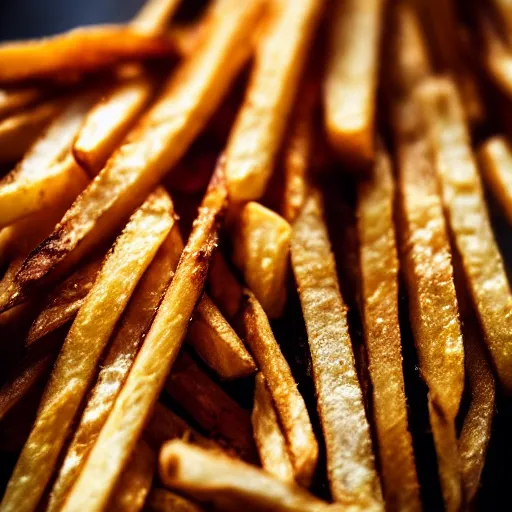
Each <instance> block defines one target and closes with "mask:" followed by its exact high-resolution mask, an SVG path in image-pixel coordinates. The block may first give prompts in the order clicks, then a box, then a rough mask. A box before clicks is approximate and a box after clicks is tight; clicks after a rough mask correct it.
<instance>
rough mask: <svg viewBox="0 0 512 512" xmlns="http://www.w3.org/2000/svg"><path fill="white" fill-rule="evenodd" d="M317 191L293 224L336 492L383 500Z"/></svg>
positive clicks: (296, 266)
mask: <svg viewBox="0 0 512 512" xmlns="http://www.w3.org/2000/svg"><path fill="white" fill-rule="evenodd" d="M323 215H324V209H323V201H322V198H321V196H320V194H319V193H318V192H317V191H313V192H312V193H311V194H310V195H309V197H308V199H307V201H306V203H305V205H304V208H303V209H302V212H301V214H300V215H299V217H298V218H297V220H296V221H295V224H294V226H293V235H292V240H291V255H292V267H293V271H294V274H295V280H296V282H297V287H298V290H299V297H300V301H301V305H302V313H303V315H304V320H305V323H306V329H307V333H308V341H309V348H310V352H311V359H312V363H313V378H314V381H315V387H316V392H317V395H318V412H319V415H320V421H321V423H322V430H323V433H324V438H325V444H326V449H327V472H328V478H329V484H330V489H331V493H332V496H333V498H334V499H335V500H337V501H340V500H343V497H344V496H345V493H346V492H353V493H355V494H357V495H361V496H366V497H371V498H373V499H375V500H377V501H380V500H381V489H380V482H379V477H378V475H377V472H376V470H375V466H374V458H373V452H372V440H371V437H370V428H369V425H368V421H367V419H366V414H365V409H364V404H363V396H362V392H361V387H360V385H359V381H358V378H357V372H356V367H355V362H354V354H353V352H352V345H351V341H350V335H349V332H348V325H347V307H346V305H345V304H344V302H343V298H342V297H341V293H340V291H339V285H338V280H337V275H336V266H335V263H334V256H333V254H332V252H331V246H330V242H329V237H328V233H327V227H326V225H325V222H324V219H323Z"/></svg>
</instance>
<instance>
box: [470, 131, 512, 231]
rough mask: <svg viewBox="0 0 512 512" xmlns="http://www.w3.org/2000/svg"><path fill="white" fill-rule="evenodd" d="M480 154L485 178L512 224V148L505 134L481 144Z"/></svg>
mask: <svg viewBox="0 0 512 512" xmlns="http://www.w3.org/2000/svg"><path fill="white" fill-rule="evenodd" d="M478 156H479V161H480V169H481V170H482V174H483V178H484V180H485V181H486V183H487V185H488V186H489V188H490V190H491V192H492V193H493V195H494V196H495V197H496V199H497V200H498V202H499V203H500V206H501V208H502V209H503V211H504V212H505V214H506V216H507V219H508V221H509V222H510V223H511V224H512V149H511V148H510V145H509V143H508V141H507V140H506V139H505V138H504V137H503V136H495V137H491V138H490V139H488V140H487V141H486V142H484V143H483V144H482V145H481V146H480V149H479V151H478Z"/></svg>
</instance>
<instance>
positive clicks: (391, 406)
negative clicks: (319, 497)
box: [357, 144, 421, 511]
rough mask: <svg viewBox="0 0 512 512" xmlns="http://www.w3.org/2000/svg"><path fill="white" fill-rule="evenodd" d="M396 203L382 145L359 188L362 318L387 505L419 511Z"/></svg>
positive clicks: (390, 174) (386, 157)
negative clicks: (369, 175) (402, 331)
mask: <svg viewBox="0 0 512 512" xmlns="http://www.w3.org/2000/svg"><path fill="white" fill-rule="evenodd" d="M394 198H395V186H394V182H393V175H392V170H391V162H390V160H389V156H388V155H387V154H386V152H385V150H384V148H383V147H382V145H381V144H379V145H378V147H377V149H376V159H375V165H374V167H373V175H372V178H371V179H369V180H367V181H363V182H361V183H360V185H359V187H358V206H357V219H358V221H357V227H358V233H359V256H360V258H359V259H360V267H361V287H360V288H361V316H362V319H363V328H364V336H365V344H366V351H367V354H368V367H369V372H370V379H371V382H372V394H373V402H372V403H373V407H372V409H373V417H374V421H375V428H376V432H377V439H378V446H379V451H380V463H381V470H382V481H383V488H384V497H385V501H386V505H387V506H389V507H390V509H393V510H406V509H407V510H418V511H419V510H421V501H420V495H419V484H418V477H417V474H416V466H415V462H414V454H413V446H412V438H411V434H410V432H409V430H408V424H407V402H406V397H405V387H404V376H403V372H402V346H401V339H400V324H399V319H398V257H397V249H396V241H395V229H394V222H393V204H394Z"/></svg>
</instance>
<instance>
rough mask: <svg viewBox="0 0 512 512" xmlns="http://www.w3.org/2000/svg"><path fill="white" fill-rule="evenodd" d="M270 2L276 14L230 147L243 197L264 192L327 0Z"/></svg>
mask: <svg viewBox="0 0 512 512" xmlns="http://www.w3.org/2000/svg"><path fill="white" fill-rule="evenodd" d="M271 6H272V7H273V9H274V11H273V12H272V13H271V15H272V19H271V21H270V23H269V26H268V27H267V32H266V33H265V34H264V35H263V37H262V38H261V41H260V43H259V44H258V46H257V49H256V57H255V65H254V69H253V71H252V74H251V79H250V83H249V86H248V89H247V92H246V95H245V100H244V103H243V105H242V107H241V109H240V111H239V113H238V116H237V119H236V121H235V125H234V126H233V129H232V131H231V134H230V136H229V141H228V145H227V149H226V176H227V179H228V186H229V193H230V196H232V197H233V199H234V200H239V201H242V200H245V201H246V200H251V199H259V198H260V197H261V196H262V195H263V194H264V192H265V188H266V186H267V183H268V181H269V179H270V176H271V175H272V172H273V170H274V163H275V157H276V154H277V152H278V150H279V147H280V144H281V140H282V138H283V135H284V131H285V129H286V122H287V120H288V116H289V113H290V110H291V109H292V105H293V100H294V98H295V96H296V91H297V88H298V86H299V82H300V77H301V74H302V69H303V67H304V64H305V62H306V60H307V53H308V48H309V45H310V43H311V41H312V39H313V35H314V33H315V30H316V27H317V24H318V22H319V19H320V16H321V13H322V10H323V6H324V2H323V1H322V0H302V1H301V2H288V1H283V0H278V1H276V2H272V4H271Z"/></svg>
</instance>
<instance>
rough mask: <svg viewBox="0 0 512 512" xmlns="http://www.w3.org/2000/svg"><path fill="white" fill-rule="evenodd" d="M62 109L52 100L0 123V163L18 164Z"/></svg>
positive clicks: (56, 101) (59, 101)
mask: <svg viewBox="0 0 512 512" xmlns="http://www.w3.org/2000/svg"><path fill="white" fill-rule="evenodd" d="M61 107H62V100H51V101H47V102H44V103H42V104H41V105H38V106H36V107H33V108H31V109H29V110H26V111H24V112H21V113H17V114H13V115H11V116H9V117H6V118H5V119H2V121H0V162H1V163H13V162H17V161H18V160H19V159H20V158H21V157H22V156H23V155H24V154H25V153H26V151H27V150H28V149H29V148H30V146H32V144H33V143H34V141H35V140H36V139H37V138H38V137H39V135H41V133H42V132H43V130H44V128H45V127H46V126H47V125H48V123H49V122H50V120H51V119H52V118H53V117H54V116H55V115H57V113H58V112H59V110H60V108H61Z"/></svg>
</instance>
